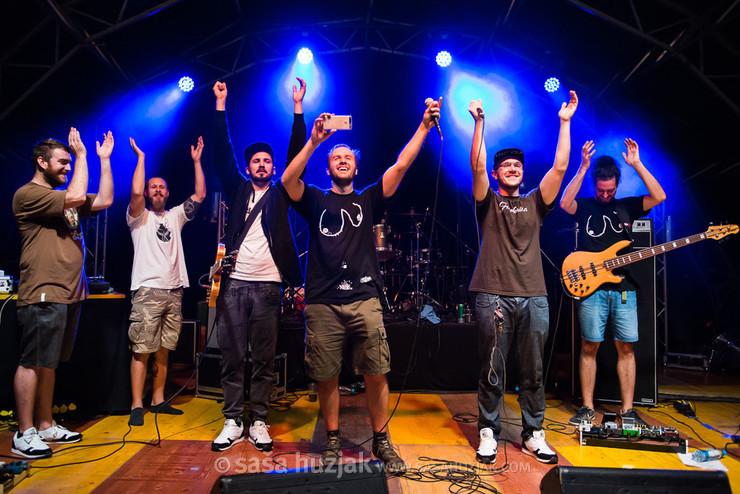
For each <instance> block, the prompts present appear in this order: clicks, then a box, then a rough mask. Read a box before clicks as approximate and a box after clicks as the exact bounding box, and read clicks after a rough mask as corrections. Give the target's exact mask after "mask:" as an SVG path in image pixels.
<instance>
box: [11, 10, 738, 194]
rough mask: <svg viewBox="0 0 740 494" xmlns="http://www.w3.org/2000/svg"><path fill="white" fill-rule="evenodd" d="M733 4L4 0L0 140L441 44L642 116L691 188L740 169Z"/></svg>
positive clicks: (419, 53)
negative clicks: (62, 117) (171, 92)
mask: <svg viewBox="0 0 740 494" xmlns="http://www.w3.org/2000/svg"><path fill="white" fill-rule="evenodd" d="M738 3H739V2H738V0H716V1H709V2H708V1H703V0H641V1H638V0H626V1H619V2H615V1H612V0H583V1H581V0H507V1H476V2H450V1H444V2H442V1H433V0H432V1H425V2H420V1H403V2H399V1H385V0H384V1H377V0H376V1H373V0H365V1H351V2H349V1H334V0H328V1H323V2H320V3H318V2H249V1H246V0H208V1H205V0H203V1H201V0H167V1H161V2H157V1H155V0H106V1H99V0H66V1H63V0H35V1H31V0H5V1H4V2H3V3H2V6H0V16H2V18H3V19H4V21H5V22H4V23H3V24H4V29H3V30H2V32H0V47H2V48H1V49H0V70H1V72H0V132H2V131H3V130H7V129H13V130H14V131H17V130H18V129H19V128H22V127H23V126H24V124H26V123H28V122H32V121H33V120H34V119H36V118H38V116H39V115H43V114H44V109H45V108H48V107H49V106H53V107H54V108H55V112H56V113H74V112H79V111H81V110H82V109H84V108H85V106H86V105H90V102H91V101H96V100H100V99H104V98H105V97H106V96H109V95H110V94H112V93H113V92H115V91H118V90H121V89H126V88H131V87H134V86H137V85H139V86H141V85H148V84H154V83H156V82H158V81H162V80H164V79H166V78H169V79H172V78H173V77H174V76H175V75H176V74H180V73H182V72H184V71H188V72H190V73H193V74H194V75H195V78H196V80H197V81H198V83H199V86H198V88H197V89H202V88H209V87H210V85H211V84H212V82H213V81H214V80H228V77H229V76H230V75H233V74H236V73H240V72H244V71H249V70H250V68H251V67H254V66H256V65H259V64H261V63H266V62H269V61H274V60H286V59H290V58H292V57H293V56H294V53H295V49H296V47H297V45H298V44H299V43H300V42H301V40H303V39H310V40H311V43H312V44H313V45H314V46H315V47H316V49H315V51H317V52H319V53H324V54H327V53H338V52H347V51H360V50H364V51H375V52H381V53H387V54H389V56H398V57H430V56H433V54H434V51H435V50H436V47H437V46H440V45H441V44H442V43H443V44H444V45H445V46H448V47H450V48H451V49H452V51H454V53H455V54H456V56H461V57H462V56H464V57H466V58H468V59H470V60H473V61H476V60H477V61H481V62H487V63H488V62H491V61H493V62H494V63H495V60H496V58H497V57H498V56H499V55H500V54H504V53H505V54H507V55H508V56H511V55H514V57H515V58H516V59H517V60H519V61H520V63H521V68H522V70H534V71H540V72H542V73H543V75H544V74H545V73H551V72H557V73H559V74H567V75H566V76H565V77H563V78H564V79H565V80H566V84H567V86H568V87H569V88H573V89H576V90H578V92H579V95H581V96H582V97H584V96H585V97H589V98H591V99H598V100H599V101H601V102H603V103H605V104H607V105H611V107H612V108H616V109H619V108H620V107H621V106H622V102H625V101H628V102H629V103H630V104H631V105H637V106H640V107H641V108H642V109H644V110H645V112H646V113H649V114H651V115H654V116H655V118H656V119H657V120H658V121H659V122H660V126H661V128H662V131H663V132H664V135H665V134H667V135H670V136H671V140H674V142H676V143H680V149H676V152H679V153H680V154H681V156H682V157H684V158H685V164H684V165H683V166H684V167H685V170H684V173H683V178H684V180H693V179H697V178H698V179H699V180H708V179H711V178H717V177H718V175H720V176H721V175H725V174H727V173H737V169H736V167H737V165H738V163H740V153H738V151H737V146H736V145H735V140H736V137H737V134H738V132H737V131H738V128H739V127H740V126H739V125H738V123H740V84H738V76H740V50H739V46H740V45H739V44H738V36H739V35H738V33H740V22H739V21H740V15H739V14H740V8H739V7H738ZM617 111H618V110H617ZM678 147H679V146H678V144H677V148H678ZM5 157H6V158H7V156H5ZM705 175H706V176H705ZM725 178H726V177H725Z"/></svg>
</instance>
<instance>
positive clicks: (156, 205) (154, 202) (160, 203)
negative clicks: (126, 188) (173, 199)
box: [149, 195, 167, 211]
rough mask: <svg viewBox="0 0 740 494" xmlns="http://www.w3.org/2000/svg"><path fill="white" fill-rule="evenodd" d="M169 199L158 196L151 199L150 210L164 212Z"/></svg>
mask: <svg viewBox="0 0 740 494" xmlns="http://www.w3.org/2000/svg"><path fill="white" fill-rule="evenodd" d="M166 203H167V199H166V198H165V197H164V196H160V195H156V196H154V197H150V198H149V209H151V210H152V211H164V206H165V204H166Z"/></svg>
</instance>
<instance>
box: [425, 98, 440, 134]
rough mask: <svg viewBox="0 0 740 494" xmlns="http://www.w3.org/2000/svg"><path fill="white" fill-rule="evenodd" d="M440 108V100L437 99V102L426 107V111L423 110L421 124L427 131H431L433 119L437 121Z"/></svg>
mask: <svg viewBox="0 0 740 494" xmlns="http://www.w3.org/2000/svg"><path fill="white" fill-rule="evenodd" d="M441 107H442V98H441V97H440V98H439V101H435V102H433V103H432V104H430V105H429V106H427V109H426V110H424V117H423V118H422V123H423V124H424V127H426V129H427V130H431V128H432V127H434V120H435V118H436V119H437V120H439V109H440V108H441Z"/></svg>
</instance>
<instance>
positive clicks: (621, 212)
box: [615, 202, 635, 304]
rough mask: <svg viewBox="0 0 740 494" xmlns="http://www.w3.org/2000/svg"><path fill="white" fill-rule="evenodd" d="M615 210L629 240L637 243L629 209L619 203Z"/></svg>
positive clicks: (625, 294) (624, 300) (624, 297)
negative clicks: (628, 212) (633, 235)
mask: <svg viewBox="0 0 740 494" xmlns="http://www.w3.org/2000/svg"><path fill="white" fill-rule="evenodd" d="M615 209H616V210H617V216H618V217H619V222H620V223H622V231H623V232H624V233H625V235H626V237H627V240H629V241H630V242H632V243H635V239H634V238H632V223H631V222H630V218H629V215H628V214H627V208H625V207H624V204H622V203H621V202H617V206H616V208H615ZM622 303H623V304H626V303H627V292H626V291H622Z"/></svg>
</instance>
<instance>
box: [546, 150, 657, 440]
mask: <svg viewBox="0 0 740 494" xmlns="http://www.w3.org/2000/svg"><path fill="white" fill-rule="evenodd" d="M624 143H625V145H626V146H627V153H626V154H625V153H622V157H623V158H624V161H625V163H627V164H628V165H629V166H631V167H632V168H634V170H635V171H636V172H637V175H638V176H639V177H640V178H641V179H642V182H643V183H644V184H645V187H646V188H647V191H648V195H643V196H637V197H624V198H621V199H616V198H615V195H616V194H617V187H618V186H619V179H620V178H621V171H620V170H619V167H618V166H617V163H616V162H615V161H614V159H613V158H612V157H610V156H599V157H598V158H597V159H596V162H595V163H594V167H593V168H592V169H591V178H592V179H593V183H594V189H595V195H594V197H583V198H580V199H578V200H577V201H576V196H577V195H578V191H579V190H581V185H582V184H583V179H584V177H585V176H586V172H587V171H588V168H589V166H590V165H591V157H592V156H593V155H594V153H595V152H596V150H595V149H594V142H593V141H586V143H585V144H584V145H583V149H582V150H581V166H580V168H579V169H578V172H576V175H575V176H574V177H573V180H571V182H570V183H569V184H568V186H567V187H566V188H565V192H563V197H562V199H561V200H560V207H561V208H563V210H564V211H565V212H566V213H568V214H570V215H572V216H573V217H574V219H575V220H576V222H577V223H578V225H579V229H578V250H584V251H588V252H601V251H602V250H604V249H607V248H609V247H611V246H612V245H614V244H615V243H617V242H619V241H620V240H632V236H631V234H630V231H631V228H632V222H633V221H634V220H636V219H637V218H641V217H643V216H645V215H647V214H648V213H649V212H650V209H652V208H653V207H655V206H657V205H658V204H660V203H661V202H663V201H665V197H666V195H665V192H664V191H663V188H662V187H661V186H660V184H659V183H658V181H657V180H656V179H655V177H653V175H652V174H651V173H650V172H649V171H648V169H647V168H646V167H645V165H644V164H643V163H642V161H641V160H640V149H639V147H638V146H637V143H636V142H635V141H633V140H632V139H629V138H628V139H625V140H624ZM615 274H618V275H621V276H623V277H624V280H623V281H622V282H621V283H619V284H614V283H606V284H603V285H601V286H600V287H599V288H598V289H597V290H596V291H595V292H594V293H592V294H591V295H589V296H588V297H586V298H585V299H583V300H580V301H579V302H578V321H579V323H580V326H581V358H580V377H581V393H582V394H583V406H582V407H581V409H580V410H578V412H576V414H575V415H573V416H572V417H571V418H570V420H569V422H570V423H571V424H573V425H579V424H580V423H581V422H583V421H590V420H593V419H594V418H595V416H596V413H595V412H594V386H595V385H596V352H597V351H598V350H599V345H600V344H601V342H602V341H604V332H605V330H606V327H607V325H608V326H609V327H610V328H612V330H613V332H614V335H613V336H614V345H615V346H616V348H617V376H618V378H619V390H620V396H621V398H622V408H621V409H620V411H619V415H620V417H622V418H624V417H626V418H630V419H632V420H633V421H634V422H635V423H636V424H637V425H639V426H642V427H647V426H648V424H647V423H646V422H645V421H644V420H643V419H642V418H641V417H640V416H639V415H638V414H637V411H635V409H634V408H633V406H632V404H633V401H634V395H635V379H636V374H637V366H636V363H635V351H634V350H635V349H634V347H635V342H637V340H638V328H637V294H636V290H637V289H638V288H639V287H638V286H637V282H636V281H635V280H634V279H633V278H632V277H631V276H630V272H629V266H626V267H623V268H621V269H619V270H617V271H616V272H615Z"/></svg>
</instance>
